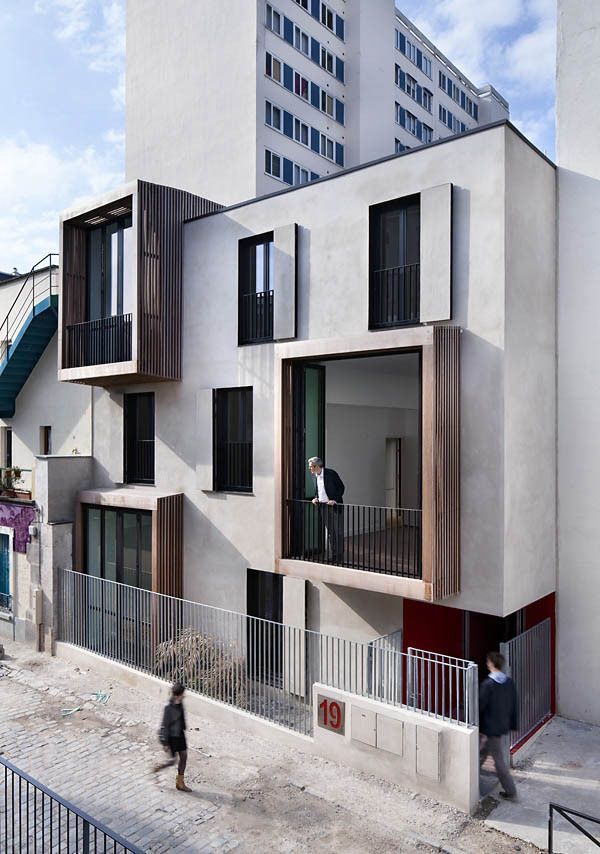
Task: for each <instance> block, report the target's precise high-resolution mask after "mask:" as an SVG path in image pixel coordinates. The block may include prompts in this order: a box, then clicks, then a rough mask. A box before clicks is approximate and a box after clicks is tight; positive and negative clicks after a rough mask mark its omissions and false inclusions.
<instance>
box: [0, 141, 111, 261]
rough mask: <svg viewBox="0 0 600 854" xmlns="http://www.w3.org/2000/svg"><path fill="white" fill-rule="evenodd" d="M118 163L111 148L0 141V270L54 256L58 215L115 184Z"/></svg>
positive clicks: (56, 246)
mask: <svg viewBox="0 0 600 854" xmlns="http://www.w3.org/2000/svg"><path fill="white" fill-rule="evenodd" d="M116 142H117V139H116V138H115V140H114V143H116ZM121 160H122V157H121V153H120V151H119V149H118V146H117V145H115V144H113V145H108V146H107V147H106V149H105V150H103V151H99V150H97V149H96V148H94V147H92V146H88V147H87V148H85V149H82V150H70V149H68V150H64V151H57V150H55V149H53V148H51V147H50V146H48V145H46V144H44V143H39V142H35V141H32V140H29V139H28V138H27V137H25V136H18V137H14V138H4V139H0V186H1V187H2V201H3V204H2V208H1V209H0V270H12V268H13V267H14V266H16V267H18V268H19V269H20V270H28V269H29V268H30V267H31V266H32V264H34V263H35V262H36V261H37V260H38V259H39V258H41V257H42V256H44V255H46V254H47V253H48V252H50V251H57V250H58V215H59V213H60V211H61V210H62V209H64V208H66V207H70V206H71V205H73V204H77V203H78V202H79V201H81V200H83V198H84V197H89V196H95V195H98V194H99V193H102V192H104V191H105V190H107V189H110V188H111V187H114V186H116V185H118V184H119V183H120V182H121V181H122V180H123V173H122V162H121Z"/></svg>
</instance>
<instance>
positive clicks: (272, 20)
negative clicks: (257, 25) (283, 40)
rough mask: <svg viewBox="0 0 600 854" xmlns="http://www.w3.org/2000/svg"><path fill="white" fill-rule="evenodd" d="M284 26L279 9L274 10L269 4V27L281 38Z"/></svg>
mask: <svg viewBox="0 0 600 854" xmlns="http://www.w3.org/2000/svg"><path fill="white" fill-rule="evenodd" d="M282 24H283V22H282V18H281V15H280V14H279V12H278V11H277V9H274V8H273V7H272V6H271V5H269V3H267V27H268V28H269V29H270V30H273V32H274V33H277V35H278V36H280V35H281V28H282Z"/></svg>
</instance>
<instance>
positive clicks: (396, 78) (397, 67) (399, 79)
mask: <svg viewBox="0 0 600 854" xmlns="http://www.w3.org/2000/svg"><path fill="white" fill-rule="evenodd" d="M401 78H402V69H401V68H400V66H399V65H396V75H395V80H396V86H401V85H402V84H401V82H400V81H401Z"/></svg>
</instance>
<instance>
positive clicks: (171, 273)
mask: <svg viewBox="0 0 600 854" xmlns="http://www.w3.org/2000/svg"><path fill="white" fill-rule="evenodd" d="M221 207H222V206H221V205H217V204H215V203H214V202H210V201H208V199H203V198H200V197H199V196H194V195H192V194H191V193H187V192H185V191H184V190H176V189H173V188H172V187H163V186H160V185H158V184H149V183H147V182H146V181H139V182H138V217H139V221H138V235H137V236H138V326H137V329H138V333H137V334H138V373H139V374H145V375H147V376H151V377H156V378H157V379H165V380H179V379H181V323H182V300H183V223H184V222H185V221H186V220H188V219H193V218H194V217H198V216H203V215H204V214H207V213H211V212H212V211H215V210H220V208H221Z"/></svg>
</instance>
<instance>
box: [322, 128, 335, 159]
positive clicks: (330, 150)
mask: <svg viewBox="0 0 600 854" xmlns="http://www.w3.org/2000/svg"><path fill="white" fill-rule="evenodd" d="M320 143H321V144H320V151H321V155H322V156H323V157H326V158H327V159H328V160H334V159H335V144H334V142H333V140H332V139H330V138H329V137H328V136H325V134H324V133H322V134H321V141H320Z"/></svg>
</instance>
